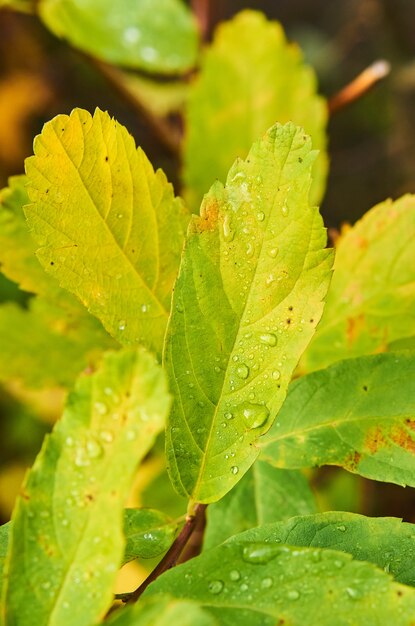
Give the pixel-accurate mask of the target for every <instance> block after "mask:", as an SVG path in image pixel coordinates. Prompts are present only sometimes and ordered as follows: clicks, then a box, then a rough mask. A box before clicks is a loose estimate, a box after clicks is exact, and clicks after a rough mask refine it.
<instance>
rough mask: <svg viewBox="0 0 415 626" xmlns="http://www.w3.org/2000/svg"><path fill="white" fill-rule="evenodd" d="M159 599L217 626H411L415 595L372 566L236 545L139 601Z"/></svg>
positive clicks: (178, 570) (328, 553) (205, 556)
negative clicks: (193, 608)
mask: <svg viewBox="0 0 415 626" xmlns="http://www.w3.org/2000/svg"><path fill="white" fill-rule="evenodd" d="M183 581H185V582H183ZM165 592H168V593H170V594H171V595H173V596H175V597H176V598H181V599H183V600H193V601H195V602H198V604H199V605H200V606H201V607H202V608H203V609H204V610H206V611H208V612H209V613H211V614H212V615H213V616H214V617H217V619H218V621H219V623H220V624H221V625H223V626H225V625H226V626H228V625H229V626H230V625H231V624H238V626H275V625H276V624H280V625H282V624H287V625H288V624H289V625H290V626H304V624H307V626H335V625H336V626H338V625H340V624H341V625H342V626H367V625H368V624H393V625H394V626H411V625H412V624H413V616H414V612H415V590H414V589H412V588H411V587H406V586H404V585H401V584H399V583H396V582H394V581H393V579H392V578H391V577H390V576H389V575H388V574H387V573H385V572H384V571H381V570H379V569H377V568H376V567H375V566H374V565H372V564H371V563H364V562H361V561H353V560H352V558H351V556H350V555H349V554H345V553H344V552H339V551H335V550H323V549H318V548H301V547H290V546H286V545H281V544H278V543H265V542H255V543H252V542H248V541H243V540H242V539H239V540H238V541H236V540H235V541H234V542H232V543H230V542H229V543H224V544H222V545H221V546H218V547H217V548H213V549H212V550H207V551H206V552H203V553H202V555H201V556H199V557H197V558H195V559H192V560H191V561H188V562H187V563H185V564H183V565H180V566H178V567H175V568H174V569H172V570H170V571H168V572H166V573H165V574H163V575H162V576H160V577H159V578H158V579H157V580H156V581H155V582H154V583H153V584H152V585H150V586H149V587H148V588H147V590H146V591H145V594H144V596H143V598H149V597H151V596H152V595H153V594H156V595H155V597H158V595H157V594H160V593H165Z"/></svg>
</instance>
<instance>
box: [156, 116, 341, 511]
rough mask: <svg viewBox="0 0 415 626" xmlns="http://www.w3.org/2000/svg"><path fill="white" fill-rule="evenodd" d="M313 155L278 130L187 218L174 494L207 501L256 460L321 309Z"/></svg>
mask: <svg viewBox="0 0 415 626" xmlns="http://www.w3.org/2000/svg"><path fill="white" fill-rule="evenodd" d="M314 157H315V153H314V152H313V151H312V150H311V142H310V140H309V138H307V137H306V136H304V133H303V131H302V130H301V129H299V128H297V127H296V126H294V125H293V124H291V123H289V124H286V125H285V126H281V125H279V124H277V125H275V126H274V127H272V128H271V129H270V130H269V131H268V132H267V133H266V134H265V135H264V137H263V138H262V139H261V140H260V141H258V142H256V143H255V144H254V145H253V147H252V149H251V151H250V153H249V156H248V158H247V160H246V161H241V160H238V161H236V162H235V164H234V165H233V166H232V168H231V170H230V172H229V175H228V179H227V183H226V186H225V187H223V186H222V184H221V183H219V182H217V183H216V184H215V185H213V187H212V188H211V190H210V192H209V193H208V194H207V195H206V196H205V198H204V201H203V204H202V208H201V216H200V217H198V216H194V217H193V219H192V222H191V224H190V227H189V232H188V238H187V242H186V247H185V251H184V255H183V259H182V264H181V267H180V273H179V277H178V279H177V282H176V286H175V290H174V297H173V308H172V315H171V318H170V323H169V328H168V333H167V337H166V350H165V363H166V367H167V369H168V371H169V374H170V379H171V385H172V389H173V390H174V396H175V403H174V407H173V411H172V414H171V419H170V423H169V426H168V430H167V439H166V441H167V453H168V458H169V463H170V475H171V478H172V480H173V483H174V485H175V487H176V489H177V490H178V491H179V493H182V494H188V495H189V496H190V497H191V498H192V499H193V500H195V501H203V502H211V501H215V500H218V499H219V498H220V497H221V496H223V495H224V494H225V493H226V492H227V491H229V489H230V488H231V487H232V486H233V485H234V484H235V483H236V482H238V480H239V479H240V478H241V476H242V474H244V473H245V472H246V471H247V469H248V468H249V467H250V465H251V464H252V463H253V461H254V459H255V458H256V456H257V454H258V450H257V449H256V448H255V447H254V446H253V443H254V442H255V441H256V440H257V439H258V437H259V436H260V435H262V434H263V433H264V432H265V431H266V430H268V428H269V427H270V425H271V424H272V421H273V420H274V418H275V416H276V414H277V412H278V410H279V408H280V406H281V404H282V403H283V401H284V398H285V392H286V389H287V386H288V383H289V381H290V378H291V374H292V371H293V369H294V368H295V366H296V363H297V361H298V358H299V356H300V355H301V353H302V352H303V350H304V349H305V347H306V346H307V344H308V342H309V340H310V338H311V336H312V335H313V333H314V329H315V326H316V324H317V323H318V320H319V319H320V316H321V314H322V310H323V302H322V300H323V298H324V296H325V294H326V291H327V288H328V283H329V278H330V273H331V269H330V268H331V264H332V254H331V252H330V251H328V250H325V249H324V247H325V245H326V234H325V229H324V228H323V224H322V220H321V216H320V214H319V212H318V209H317V208H315V207H310V204H309V199H308V195H309V188H310V183H311V168H312V164H313V161H314Z"/></svg>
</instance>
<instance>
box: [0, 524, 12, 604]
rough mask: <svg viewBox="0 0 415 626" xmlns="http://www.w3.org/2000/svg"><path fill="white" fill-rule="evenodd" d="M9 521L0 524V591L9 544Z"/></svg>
mask: <svg viewBox="0 0 415 626" xmlns="http://www.w3.org/2000/svg"><path fill="white" fill-rule="evenodd" d="M9 533H10V522H7V524H3V525H2V526H0V593H1V589H2V586H3V570H4V562H5V560H6V554H7V548H8V545H9Z"/></svg>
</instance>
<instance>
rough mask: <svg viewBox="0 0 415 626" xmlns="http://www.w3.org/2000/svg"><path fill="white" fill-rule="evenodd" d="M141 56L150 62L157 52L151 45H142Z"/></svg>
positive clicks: (157, 54) (154, 58) (156, 55)
mask: <svg viewBox="0 0 415 626" xmlns="http://www.w3.org/2000/svg"><path fill="white" fill-rule="evenodd" d="M141 56H142V57H143V59H144V60H145V61H147V62H148V63H151V61H155V60H156V59H157V58H158V56H159V53H158V51H157V50H156V49H155V48H153V47H152V46H144V47H143V48H141Z"/></svg>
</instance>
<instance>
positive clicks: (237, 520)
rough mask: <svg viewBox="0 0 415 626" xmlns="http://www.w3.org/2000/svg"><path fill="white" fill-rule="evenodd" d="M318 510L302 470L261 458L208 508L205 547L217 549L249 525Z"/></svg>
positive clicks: (261, 523) (250, 526)
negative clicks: (278, 467) (272, 463)
mask: <svg viewBox="0 0 415 626" xmlns="http://www.w3.org/2000/svg"><path fill="white" fill-rule="evenodd" d="M316 510H317V509H316V504H315V502H314V497H313V494H312V492H311V489H310V487H309V485H308V482H307V480H306V478H305V477H304V476H303V475H302V474H301V472H293V471H289V470H280V469H276V468H275V467H272V466H271V465H270V464H269V463H264V462H263V461H260V460H259V459H258V460H257V461H255V463H254V464H253V466H252V467H251V469H250V470H249V471H248V472H247V473H246V474H245V476H244V477H243V478H242V480H240V481H239V483H238V484H237V485H235V487H234V488H233V489H232V490H231V491H230V492H229V493H227V494H226V496H225V497H224V498H222V499H221V500H219V502H215V503H214V504H211V505H210V506H209V508H208V509H207V526H206V530H205V535H204V542H203V548H204V549H205V550H207V549H210V548H213V547H215V546H217V545H219V544H220V543H222V542H223V541H225V540H226V539H228V537H231V536H232V535H236V534H237V533H240V532H242V531H244V530H248V529H249V528H254V527H255V526H262V525H263V524H267V523H269V522H276V521H277V520H285V519H289V518H290V517H294V515H307V514H308V513H314V512H315V511H316Z"/></svg>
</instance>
